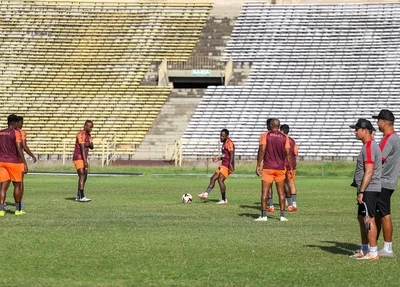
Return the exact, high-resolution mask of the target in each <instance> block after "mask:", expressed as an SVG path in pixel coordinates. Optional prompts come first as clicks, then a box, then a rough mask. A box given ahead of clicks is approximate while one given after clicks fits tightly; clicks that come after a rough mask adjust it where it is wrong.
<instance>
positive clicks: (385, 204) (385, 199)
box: [376, 188, 394, 217]
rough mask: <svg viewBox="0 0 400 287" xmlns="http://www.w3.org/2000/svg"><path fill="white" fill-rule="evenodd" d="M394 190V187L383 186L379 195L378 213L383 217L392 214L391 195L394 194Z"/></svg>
mask: <svg viewBox="0 0 400 287" xmlns="http://www.w3.org/2000/svg"><path fill="white" fill-rule="evenodd" d="M393 192H394V190H393V189H386V188H382V190H381V192H380V193H379V195H378V201H377V202H376V212H377V215H380V216H382V217H383V216H386V215H390V197H391V196H392V194H393Z"/></svg>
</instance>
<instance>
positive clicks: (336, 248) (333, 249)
mask: <svg viewBox="0 0 400 287" xmlns="http://www.w3.org/2000/svg"><path fill="white" fill-rule="evenodd" d="M320 242H321V243H324V244H325V245H307V247H310V248H319V249H321V250H322V251H326V252H329V253H333V254H342V255H351V254H354V252H355V251H356V249H357V248H359V247H360V246H359V245H356V244H353V243H344V242H337V241H320ZM327 243H329V244H331V245H326V244H327Z"/></svg>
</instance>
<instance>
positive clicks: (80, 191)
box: [78, 189, 85, 198]
mask: <svg viewBox="0 0 400 287" xmlns="http://www.w3.org/2000/svg"><path fill="white" fill-rule="evenodd" d="M78 197H79V198H84V197H85V193H84V192H83V189H78Z"/></svg>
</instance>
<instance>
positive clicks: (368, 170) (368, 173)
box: [357, 164, 374, 204]
mask: <svg viewBox="0 0 400 287" xmlns="http://www.w3.org/2000/svg"><path fill="white" fill-rule="evenodd" d="M364 166H365V171H364V177H363V179H362V181H361V186H360V189H359V190H358V192H357V202H358V203H359V204H362V203H363V197H364V192H365V190H366V189H367V187H368V185H369V183H370V182H371V179H372V175H373V174H374V164H365V165H364Z"/></svg>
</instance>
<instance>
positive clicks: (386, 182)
mask: <svg viewBox="0 0 400 287" xmlns="http://www.w3.org/2000/svg"><path fill="white" fill-rule="evenodd" d="M372 118H374V119H377V120H378V127H379V131H381V132H382V133H383V136H384V137H383V138H382V140H381V142H380V144H379V148H380V150H381V152H382V177H381V182H382V189H381V192H380V193H379V196H378V201H377V204H376V205H377V214H376V218H375V221H376V227H377V230H378V236H377V239H378V238H379V233H380V230H381V228H382V229H383V239H384V243H383V248H382V249H381V250H379V252H378V253H379V255H380V256H387V257H393V256H394V253H393V250H392V235H393V225H392V218H391V216H390V214H391V210H390V198H391V196H392V194H393V192H394V191H395V190H396V188H397V183H398V179H399V172H400V138H399V135H398V134H397V133H396V132H395V130H394V127H393V124H394V120H395V118H394V115H393V113H392V112H391V111H389V110H381V111H380V113H379V115H377V116H373V117H372Z"/></svg>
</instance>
